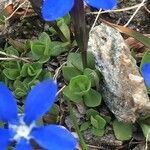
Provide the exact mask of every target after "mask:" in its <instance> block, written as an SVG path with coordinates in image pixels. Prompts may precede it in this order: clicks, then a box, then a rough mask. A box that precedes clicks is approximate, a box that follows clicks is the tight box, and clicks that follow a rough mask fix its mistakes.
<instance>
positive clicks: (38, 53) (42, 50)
mask: <svg viewBox="0 0 150 150" xmlns="http://www.w3.org/2000/svg"><path fill="white" fill-rule="evenodd" d="M30 44H31V52H32V55H33V59H35V60H39V62H41V63H45V62H47V61H48V60H49V58H50V49H49V47H47V45H46V44H43V43H42V42H40V41H34V42H32V41H31V42H30Z"/></svg>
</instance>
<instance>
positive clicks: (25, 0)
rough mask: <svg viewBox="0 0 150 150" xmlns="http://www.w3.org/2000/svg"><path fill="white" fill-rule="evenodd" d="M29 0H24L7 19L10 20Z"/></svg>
mask: <svg viewBox="0 0 150 150" xmlns="http://www.w3.org/2000/svg"><path fill="white" fill-rule="evenodd" d="M27 1H28V0H24V1H23V2H22V3H21V4H20V5H19V6H18V7H17V8H16V9H15V10H14V11H13V13H12V14H11V15H10V16H8V17H7V18H6V19H5V20H6V21H8V20H9V19H10V18H11V17H12V16H13V15H14V14H15V13H16V12H17V10H19V8H21V7H22V6H23V5H24V4H25V3H26V2H27Z"/></svg>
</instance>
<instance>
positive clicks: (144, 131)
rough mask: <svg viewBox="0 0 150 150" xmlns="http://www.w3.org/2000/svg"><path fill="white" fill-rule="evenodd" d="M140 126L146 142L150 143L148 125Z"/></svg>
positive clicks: (149, 127) (149, 126) (149, 128)
mask: <svg viewBox="0 0 150 150" xmlns="http://www.w3.org/2000/svg"><path fill="white" fill-rule="evenodd" d="M140 126H141V128H142V131H143V134H144V136H145V138H146V141H149V142H150V125H147V124H143V123H141V124H140Z"/></svg>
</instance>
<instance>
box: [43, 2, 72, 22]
mask: <svg viewBox="0 0 150 150" xmlns="http://www.w3.org/2000/svg"><path fill="white" fill-rule="evenodd" d="M73 4H74V0H65V1H64V0H43V5H42V8H41V13H42V17H43V19H44V20H46V21H53V20H56V19H58V18H60V17H63V16H64V15H66V14H67V13H68V12H69V11H70V10H71V8H72V7H73Z"/></svg>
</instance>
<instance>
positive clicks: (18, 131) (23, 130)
mask: <svg viewBox="0 0 150 150" xmlns="http://www.w3.org/2000/svg"><path fill="white" fill-rule="evenodd" d="M19 119H20V120H19V124H9V129H11V130H12V131H13V140H15V141H19V140H20V139H21V138H24V139H26V140H30V139H31V136H30V133H31V131H32V129H33V128H34V127H35V123H32V124H30V125H26V124H25V122H24V121H23V119H22V117H19Z"/></svg>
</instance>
